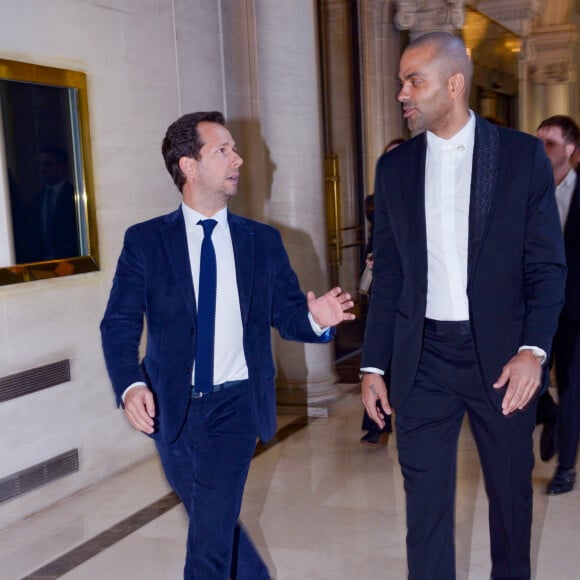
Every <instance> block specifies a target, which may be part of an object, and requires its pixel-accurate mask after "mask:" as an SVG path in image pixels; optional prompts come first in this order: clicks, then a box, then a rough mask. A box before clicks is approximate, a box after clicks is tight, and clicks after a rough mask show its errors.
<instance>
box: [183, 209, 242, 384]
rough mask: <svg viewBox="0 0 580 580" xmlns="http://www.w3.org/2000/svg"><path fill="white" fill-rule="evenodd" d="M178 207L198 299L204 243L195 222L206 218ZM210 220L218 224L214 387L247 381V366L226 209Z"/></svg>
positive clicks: (214, 235)
mask: <svg viewBox="0 0 580 580" xmlns="http://www.w3.org/2000/svg"><path fill="white" fill-rule="evenodd" d="M181 208H182V211H183V217H184V219H185V231H186V233H187V247H188V250H189V262H190V264H191V276H192V278H193V287H194V288H195V298H196V300H197V297H198V295H199V261H200V254H201V243H202V241H203V228H202V227H201V225H197V222H199V221H200V220H205V219H208V218H207V217H205V216H204V215H202V214H200V213H198V212H197V211H195V210H193V209H191V208H190V207H189V206H187V205H185V204H184V203H182V205H181ZM212 219H214V220H216V221H217V225H216V227H215V228H214V230H213V232H212V236H211V239H212V242H213V246H214V249H215V255H216V264H217V295H216V309H215V310H216V316H215V339H214V368H213V382H214V385H219V384H221V383H225V382H226V381H240V380H243V379H247V378H248V366H247V364H246V357H245V356H244V346H243V345H244V329H243V326H242V314H241V310H240V297H239V292H238V282H237V279H236V263H235V260H234V247H233V244H232V238H231V235H230V228H229V224H228V210H227V208H224V209H222V210H220V211H219V212H218V213H217V214H215V215H214V216H213V217H212ZM194 376H195V370H194V373H193V375H192V381H191V384H192V385H193V377H194Z"/></svg>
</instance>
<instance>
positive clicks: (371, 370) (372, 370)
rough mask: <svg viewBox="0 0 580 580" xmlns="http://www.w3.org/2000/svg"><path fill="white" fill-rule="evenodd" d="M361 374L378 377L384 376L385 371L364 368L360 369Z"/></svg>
mask: <svg viewBox="0 0 580 580" xmlns="http://www.w3.org/2000/svg"><path fill="white" fill-rule="evenodd" d="M360 372H361V373H375V374H376V375H381V376H382V375H384V374H385V371H382V370H381V369H377V368H376V367H363V368H362V369H360Z"/></svg>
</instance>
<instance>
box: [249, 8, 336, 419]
mask: <svg viewBox="0 0 580 580" xmlns="http://www.w3.org/2000/svg"><path fill="white" fill-rule="evenodd" d="M254 11H255V37H256V53H257V60H256V62H257V72H256V79H257V87H256V93H257V106H258V107H259V122H260V130H261V135H262V138H263V140H264V142H265V145H266V148H267V151H268V154H269V157H270V165H271V167H272V182H271V187H270V197H269V199H267V200H266V202H265V203H266V209H265V217H266V219H267V221H269V222H270V223H272V224H273V225H274V226H276V227H277V228H278V229H279V230H280V232H281V234H282V237H283V240H284V244H285V246H286V249H287V250H288V254H289V256H290V260H291V262H292V265H293V267H294V269H295V270H296V272H297V274H298V277H299V278H300V283H301V286H302V288H303V289H304V290H305V291H306V290H313V291H315V292H316V294H317V295H319V294H321V293H323V292H325V291H326V290H328V289H329V273H328V252H327V238H326V219H325V205H324V174H323V151H322V149H323V147H322V123H321V102H320V83H319V78H320V75H319V70H318V62H319V58H318V44H317V43H318V38H317V16H316V2H315V0H301V1H300V2H294V1H293V2H288V1H287V0H254ZM274 342H275V349H276V359H277V360H276V362H277V368H278V402H279V405H280V407H284V406H285V407H291V408H293V407H306V409H307V411H308V412H309V413H310V414H316V415H322V414H326V412H327V404H328V403H329V402H331V401H333V400H335V399H337V398H338V397H339V395H340V391H339V390H338V388H337V387H336V384H335V383H336V375H335V373H334V368H333V361H334V349H333V345H332V344H330V345H312V344H306V345H305V344H301V343H291V342H286V341H284V340H282V339H280V338H279V337H278V335H277V333H275V337H274Z"/></svg>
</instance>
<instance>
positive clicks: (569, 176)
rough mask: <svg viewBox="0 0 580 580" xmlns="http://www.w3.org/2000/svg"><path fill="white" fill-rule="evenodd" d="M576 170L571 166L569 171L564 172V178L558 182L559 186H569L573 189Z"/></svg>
mask: <svg viewBox="0 0 580 580" xmlns="http://www.w3.org/2000/svg"><path fill="white" fill-rule="evenodd" d="M576 177H577V175H576V171H575V170H574V168H571V169H570V171H568V173H566V177H564V179H563V180H562V181H561V182H560V185H558V187H559V188H563V189H564V188H565V189H567V188H570V189H573V187H574V186H575V185H576Z"/></svg>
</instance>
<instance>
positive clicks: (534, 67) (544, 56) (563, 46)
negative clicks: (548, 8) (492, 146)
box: [525, 26, 578, 132]
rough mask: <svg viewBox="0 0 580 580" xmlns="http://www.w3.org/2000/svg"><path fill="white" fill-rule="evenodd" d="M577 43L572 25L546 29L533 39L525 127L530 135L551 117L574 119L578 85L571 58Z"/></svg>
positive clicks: (534, 35)
mask: <svg viewBox="0 0 580 580" xmlns="http://www.w3.org/2000/svg"><path fill="white" fill-rule="evenodd" d="M577 41H578V40H577V30H576V29H575V28H574V27H571V26H565V27H564V26H559V27H556V28H555V29H550V28H545V29H543V30H541V31H537V32H534V33H532V35H531V36H530V39H529V42H530V44H531V47H530V49H531V51H532V53H533V58H532V59H530V61H529V63H528V74H529V83H530V98H529V102H530V105H529V112H528V118H527V123H526V127H525V128H526V129H528V130H529V131H530V132H535V130H536V128H537V126H538V125H539V123H540V122H541V121H543V120H544V119H545V118H547V117H551V116H552V115H571V116H572V117H574V116H575V111H573V110H572V109H573V105H574V99H573V95H572V93H573V91H575V90H576V91H577V84H576V83H575V65H574V64H573V58H572V57H573V51H574V45H575V43H576V42H577Z"/></svg>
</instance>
